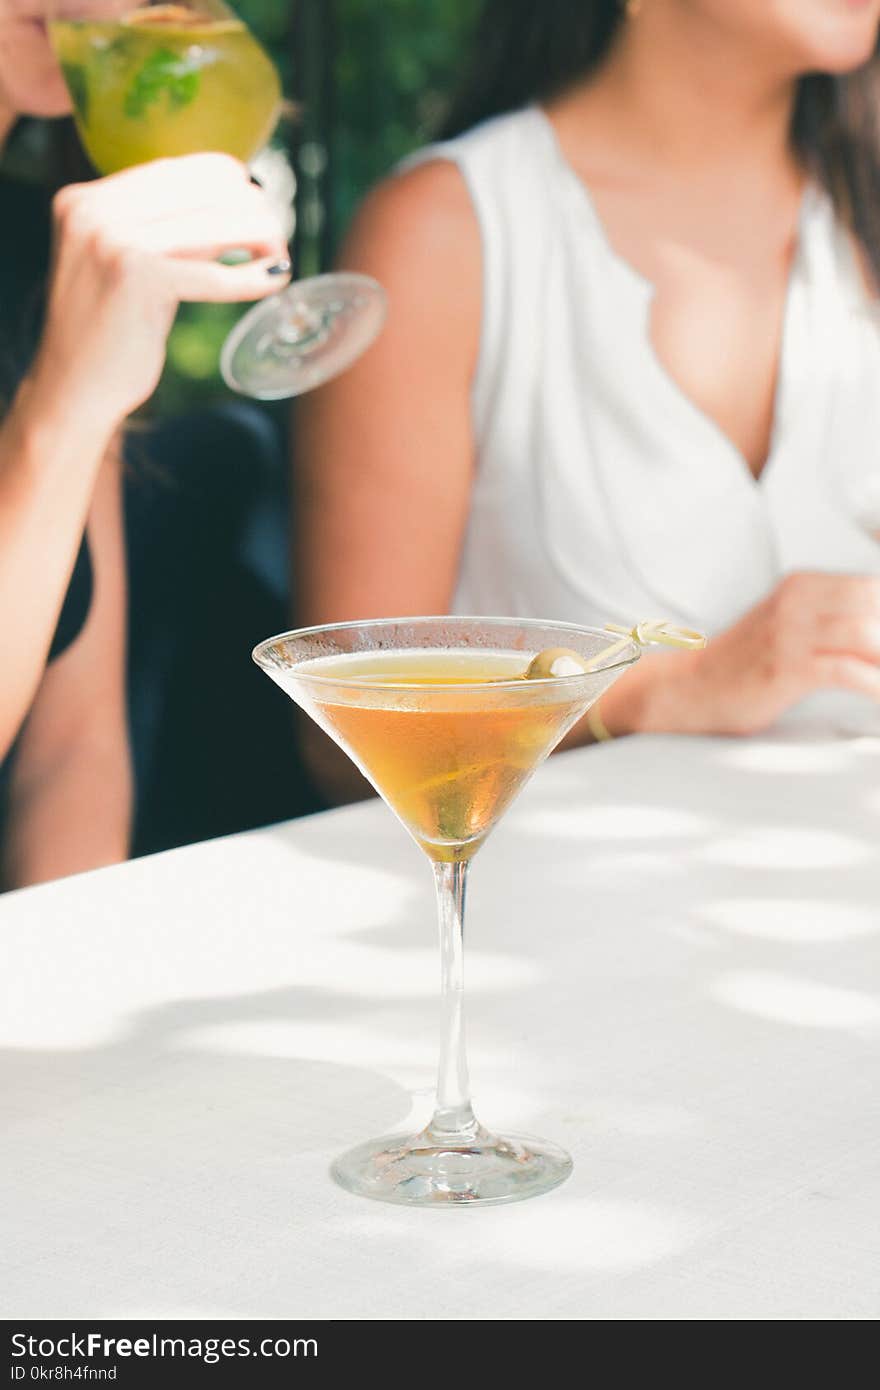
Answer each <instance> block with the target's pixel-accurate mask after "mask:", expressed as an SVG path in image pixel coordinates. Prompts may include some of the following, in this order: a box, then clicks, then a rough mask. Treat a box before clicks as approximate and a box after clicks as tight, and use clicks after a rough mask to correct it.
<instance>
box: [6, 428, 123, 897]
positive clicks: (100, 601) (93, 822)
mask: <svg viewBox="0 0 880 1390" xmlns="http://www.w3.org/2000/svg"><path fill="white" fill-rule="evenodd" d="M120 473H121V469H120V465H119V463H118V460H117V458H116V456H115V451H114V452H113V453H111V454H110V455H108V457H107V459H106V460H105V462H104V465H103V467H102V468H101V471H100V474H99V477H98V481H97V485H96V487H95V491H94V498H93V501H92V505H91V509H90V511H89V518H88V537H89V547H90V551H91V559H92V570H93V580H94V582H93V595H92V603H91V607H90V609H89V615H88V619H87V621H86V624H85V626H84V628H83V630H82V632H81V633H80V634H79V636H78V637H77V639H76V641H75V642H74V643H73V644H72V645H71V647H70V648H69V649H68V650H67V651H66V652H64V653H63V655H61V656H60V657H58V659H57V660H55V661H53V662H52V664H51V666H50V667H49V668H48V669H47V671H46V673H45V675H44V676H43V678H42V681H41V682H40V686H39V690H38V693H37V696H36V699H35V701H34V703H33V706H32V708H31V711H30V714H29V715H28V718H27V720H26V722H25V725H24V728H23V730H22V734H21V739H20V742H19V746H18V748H17V750H16V759H15V765H14V768H13V775H12V783H11V788H10V803H9V816H8V822H7V836H6V843H5V846H4V860H5V863H4V866H3V867H4V873H3V882H4V886H6V887H10V888H13V887H20V886H22V885H23V884H29V883H40V882H43V881H45V880H47V879H52V878H60V877H61V876H62V875H64V874H72V873H77V872H79V871H80V870H83V869H90V868H96V867H98V866H99V865H102V864H111V863H115V862H117V861H119V860H121V859H124V858H125V857H126V855H127V853H128V843H129V831H130V822H131V795H132V788H131V770H130V762H129V753H128V735H127V727H126V699H125V553H124V541H123V528H122V502H121V494H122V487H121V477H120Z"/></svg>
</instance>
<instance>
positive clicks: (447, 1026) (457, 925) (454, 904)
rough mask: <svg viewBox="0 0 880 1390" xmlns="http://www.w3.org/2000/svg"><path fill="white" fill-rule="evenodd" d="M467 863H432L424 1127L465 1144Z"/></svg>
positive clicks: (468, 1120) (470, 1121) (469, 1125)
mask: <svg viewBox="0 0 880 1390" xmlns="http://www.w3.org/2000/svg"><path fill="white" fill-rule="evenodd" d="M467 871H468V865H467V863H466V862H465V863H457V864H435V865H434V881H435V883H436V887H437V910H438V914H439V918H440V980H441V998H442V1006H443V1041H442V1044H441V1048H440V1066H439V1068H438V1072H437V1107H436V1109H435V1111H434V1118H433V1119H432V1120H431V1123H430V1125H429V1132H430V1133H431V1134H432V1135H434V1136H437V1137H440V1138H442V1139H443V1140H445V1141H448V1142H455V1141H456V1140H459V1141H461V1142H463V1143H467V1142H468V1141H469V1140H471V1139H473V1137H474V1135H475V1134H476V1132H477V1121H476V1119H475V1118H474V1112H473V1110H472V1109H471V1100H470V1086H469V1083H468V1067H467V1055H466V1051H465V1036H464V899H465V889H466V887H467Z"/></svg>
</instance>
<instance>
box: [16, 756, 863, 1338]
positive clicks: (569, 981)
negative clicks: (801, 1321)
mask: <svg viewBox="0 0 880 1390" xmlns="http://www.w3.org/2000/svg"><path fill="white" fill-rule="evenodd" d="M878 830H880V740H871V739H853V740H849V741H845V740H840V741H834V742H831V741H829V742H824V743H823V742H808V741H803V742H795V741H789V742H779V743H769V742H767V743H761V742H726V741H720V740H719V741H714V740H703V741H697V740H694V741H690V740H688V741H686V740H676V739H671V738H670V739H659V738H658V739H653V740H645V739H629V740H623V741H621V742H620V743H617V744H614V745H611V746H608V747H605V748H599V749H593V750H588V751H584V752H580V753H574V754H567V755H564V756H562V757H559V758H556V759H554V760H552V761H551V763H550V764H549V765H548V766H547V767H545V768H543V769H542V770H541V771H540V773H539V774H538V776H537V777H536V779H535V781H534V783H533V784H532V785H531V786H530V787H529V789H528V790H527V791H526V793H525V794H524V795H523V797H522V798H521V800H520V802H519V804H518V805H517V807H515V808H514V810H513V811H512V812H511V813H510V815H509V816H508V818H507V821H506V822H505V823H504V824H503V825H502V827H501V828H500V829H499V830H498V831H497V832H496V835H495V838H494V840H493V841H492V842H490V843H489V845H487V847H486V848H485V849H484V850H483V851H482V852H481V853H480V855H479V856H478V857H477V859H476V861H475V864H474V872H473V883H472V893H471V902H470V913H471V916H470V931H469V943H468V951H469V954H468V990H469V997H470V1018H469V1023H470V1041H471V1048H470V1050H471V1069H472V1074H473V1081H474V1094H475V1101H476V1106H477V1110H478V1113H479V1114H480V1117H481V1118H482V1119H483V1121H484V1123H487V1124H489V1125H491V1126H495V1127H498V1128H501V1129H503V1128H504V1127H509V1128H511V1129H519V1130H527V1131H528V1130H531V1131H532V1132H534V1133H536V1134H539V1135H543V1136H545V1137H547V1138H550V1139H555V1140H557V1141H559V1142H560V1143H562V1144H564V1145H565V1146H566V1147H567V1148H568V1149H569V1150H570V1151H571V1152H572V1154H573V1156H574V1160H575V1169H574V1175H573V1177H572V1178H571V1179H570V1180H569V1181H568V1182H567V1183H566V1184H564V1186H562V1187H561V1188H559V1189H557V1190H556V1191H555V1192H553V1193H551V1194H549V1195H547V1196H544V1197H540V1198H538V1199H535V1200H533V1201H530V1202H525V1203H522V1204H520V1205H515V1206H511V1207H495V1208H489V1209H485V1210H474V1209H471V1208H465V1209H455V1210H452V1211H432V1210H406V1209H400V1208H395V1207H388V1206H384V1205H382V1204H379V1203H372V1202H368V1201H364V1200H362V1199H358V1198H356V1197H353V1196H350V1195H349V1194H347V1193H345V1192H343V1191H341V1190H339V1189H337V1188H336V1187H335V1186H334V1185H333V1183H332V1182H331V1180H330V1179H329V1177H328V1174H327V1167H328V1163H329V1162H330V1160H331V1158H332V1157H333V1156H334V1155H335V1154H336V1153H337V1152H339V1151H340V1150H342V1149H343V1148H345V1147H347V1146H348V1145H350V1144H352V1143H355V1142H357V1141H360V1140H361V1139H364V1138H367V1137H370V1136H373V1135H379V1134H383V1133H387V1132H389V1131H394V1130H400V1129H407V1128H412V1127H415V1126H416V1125H418V1124H420V1123H421V1122H422V1121H423V1120H425V1119H426V1118H427V1115H428V1113H429V1110H430V1092H431V1087H432V1081H433V1067H434V1062H435V1058H436V1049H437V1036H436V1030H437V1013H438V1010H437V1003H436V991H437V976H438V962H437V951H436V937H435V927H434V919H433V902H432V887H431V880H430V873H429V871H428V868H427V866H426V864H425V863H424V861H423V859H422V858H421V856H420V854H419V852H418V851H417V850H416V849H415V848H414V846H412V845H411V844H410V842H409V841H408V839H407V837H406V836H405V834H404V832H403V831H402V829H401V828H400V826H399V825H398V824H397V822H396V821H395V820H394V819H393V817H392V816H391V815H390V814H389V813H388V811H387V810H386V809H385V808H384V807H382V806H381V805H379V804H378V803H372V804H368V805H362V806H359V807H353V808H349V809H346V810H343V811H339V812H334V813H332V814H329V815H324V816H316V817H313V818H311V819H309V820H305V821H299V822H295V823H292V824H289V825H283V826H278V827H275V828H271V829H268V830H264V831H260V832H257V833H252V834H248V835H243V836H238V837H235V838H232V839H228V840H223V841H215V842H213V843H210V844H205V845H201V846H198V847H195V848H191V849H185V850H179V851H175V852H173V853H170V854H165V855H159V856H156V857H154V858H151V859H145V860H141V861H139V862H136V863H133V864H129V865H124V866H121V867H119V868H114V869H109V870H104V871H101V872H99V873H94V874H87V875H83V876H81V877H79V878H74V879H68V880H66V881H64V882H60V883H57V884H53V885H50V886H47V887H43V888H37V889H33V890H28V891H25V892H22V893H17V894H11V895H8V896H7V897H5V898H2V899H0V952H2V962H3V964H2V975H3V992H4V996H5V998H4V1001H3V1006H2V1018H0V1059H2V1067H3V1082H2V1097H3V1099H2V1144H0V1152H2V1169H3V1171H2V1173H0V1193H2V1197H0V1200H2V1205H3V1209H4V1210H3V1214H2V1230H3V1239H2V1244H0V1287H2V1294H0V1300H2V1313H3V1314H4V1315H5V1316H6V1317H13V1316H21V1317H25V1316H26V1317H50V1316H58V1317H84V1316H87V1315H88V1316H90V1317H92V1318H97V1317H136V1316H142V1317H157V1318H158V1317H189V1316H193V1317H203V1316H204V1317H212V1318H225V1317H229V1318H253V1317H260V1316H265V1317H274V1316H289V1317H322V1318H326V1317H331V1318H332V1317H341V1318H378V1319H381V1318H394V1317H405V1318H439V1317H453V1318H498V1319H510V1318H531V1319H548V1318H549V1319H553V1318H608V1319H618V1318H620V1319H624V1318H639V1319H652V1318H676V1319H682V1318H684V1319H709V1318H713V1319H714V1318H724V1319H756V1318H785V1319H788V1318H820V1319H848V1318H869V1317H876V1316H877V1315H878V1313H880V1220H878V1209H880V1085H878V1082H880V1064H878V1044H880V983H878V945H880V906H878V898H880V871H878Z"/></svg>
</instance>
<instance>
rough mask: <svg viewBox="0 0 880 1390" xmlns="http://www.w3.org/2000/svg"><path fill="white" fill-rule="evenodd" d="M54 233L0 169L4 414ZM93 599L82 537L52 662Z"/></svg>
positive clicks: (0, 776)
mask: <svg viewBox="0 0 880 1390" xmlns="http://www.w3.org/2000/svg"><path fill="white" fill-rule="evenodd" d="M50 232H51V218H50V201H49V196H48V194H47V192H46V190H45V189H43V188H41V187H39V186H38V185H35V184H29V183H24V182H22V181H20V180H16V179H11V178H9V177H8V176H7V175H5V174H2V173H0V412H2V410H3V409H4V408H5V407H6V406H7V405H8V403H9V402H10V400H11V399H12V397H13V395H14V394H15V390H16V387H17V386H18V383H19V381H20V380H21V378H22V376H23V375H24V373H25V372H26V371H27V369H28V366H29V364H30V361H31V358H32V356H33V354H34V350H35V348H36V345H37V342H38V341H39V335H40V327H41V324H42V319H43V292H44V287H45V283H46V275H47V271H48V266H49V243H50ZM91 601H92V565H91V560H90V557H89V549H88V544H87V542H86V539H85V537H83V541H82V545H81V546H80V550H79V554H78V556H77V559H76V564H75V565H74V569H73V573H72V575H71V579H70V585H69V587H68V590H67V595H66V597H65V600H64V606H63V608H62V610H61V615H60V617H59V620H58V626H57V628H56V631H55V636H54V638H53V641H52V645H51V648H50V650H49V660H50V661H51V660H54V658H55V657H57V656H60V655H61V653H62V652H63V651H65V650H66V648H67V647H69V646H70V645H71V643H72V642H73V641H74V640H75V639H76V637H77V636H78V635H79V633H80V631H81V629H82V627H83V625H84V623H85V620H86V618H87V616H88V612H89V607H90V605H91ZM8 763H9V759H8V758H7V759H6V761H5V762H4V761H2V760H0V801H2V795H3V788H4V783H5V782H6V775H8ZM5 774H6V775H5ZM0 815H2V806H0Z"/></svg>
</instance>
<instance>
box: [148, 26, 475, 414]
mask: <svg viewBox="0 0 880 1390" xmlns="http://www.w3.org/2000/svg"><path fill="white" fill-rule="evenodd" d="M232 3H233V5H234V8H235V9H236V11H237V12H238V14H239V15H240V16H241V18H242V19H244V20H245V22H246V23H247V24H248V25H249V26H250V28H251V29H252V30H253V32H254V33H255V34H256V36H257V37H258V38H259V39H260V41H261V43H263V44H264V46H265V47H266V48H267V49H268V51H269V52H270V54H271V55H272V58H273V60H274V61H275V63H276V64H277V66H278V68H279V70H280V72H281V75H282V80H283V84H284V90H285V93H286V94H287V95H291V93H293V92H294V91H296V92H297V93H299V92H302V91H306V92H311V91H312V90H317V89H322V90H324V91H325V92H329V110H330V116H329V117H328V116H327V113H326V112H324V111H320V112H319V111H311V112H305V113H304V119H305V121H306V123H307V131H308V134H309V139H310V141H312V142H313V143H312V144H311V146H310V150H309V157H310V158H311V159H312V160H314V159H315V149H316V147H317V148H318V154H319V158H318V161H317V163H318V165H319V166H320V167H323V163H324V160H325V156H326V155H327V154H328V155H329V165H328V168H329V175H328V177H327V178H326V179H324V178H322V179H320V180H319V181H318V182H317V183H316V184H315V190H317V191H313V188H312V181H311V180H309V178H308V177H307V176H306V177H304V176H303V172H304V171H303V170H302V169H300V170H299V171H298V174H299V177H300V199H299V200H298V202H299V206H298V212H299V215H300V216H301V217H302V216H303V213H304V211H305V212H306V213H307V225H306V235H305V236H304V238H303V240H302V244H301V248H300V249H301V259H300V265H301V269H302V271H303V273H314V272H315V271H317V270H320V269H322V268H324V267H323V266H322V264H321V262H322V260H323V259H324V258H325V257H324V254H323V253H322V247H326V246H327V241H328V238H327V237H325V236H322V227H323V224H324V220H325V219H329V226H330V229H331V231H332V235H331V237H330V238H329V240H330V242H331V243H334V242H338V240H339V237H340V236H341V234H342V233H343V232H344V230H345V227H346V225H347V224H348V222H349V221H350V219H351V216H352V213H353V212H354V210H355V208H356V206H357V204H358V202H359V201H360V199H361V198H362V196H363V194H364V193H365V191H366V190H367V188H369V187H370V185H371V184H372V183H374V182H375V181H376V179H378V178H381V177H382V175H383V174H385V173H387V171H388V170H389V169H390V168H392V167H393V165H394V164H395V163H397V161H398V160H399V159H402V158H403V157H404V156H405V155H406V154H408V153H409V152H410V151H411V150H413V149H415V148H417V147H418V146H419V145H420V144H423V143H424V142H425V141H426V140H427V139H429V138H430V135H431V132H432V131H433V130H434V129H435V128H436V126H437V124H438V122H439V120H440V118H441V117H442V113H443V109H444V105H445V102H446V100H447V98H448V96H449V93H450V91H451V90H452V89H453V88H454V86H455V82H456V76H457V71H458V68H459V65H460V63H461V60H462V56H463V53H464V51H465V47H466V43H467V37H468V34H469V31H470V28H471V25H472V23H473V21H474V19H475V17H476V14H477V11H478V9H479V7H480V5H479V0H232ZM296 3H300V4H303V5H317V6H324V7H326V8H327V9H328V10H329V11H330V16H329V17H330V19H331V23H330V24H329V26H328V25H327V19H328V15H326V14H325V15H324V17H323V20H322V21H321V23H319V24H314V25H308V24H302V25H298V26H295V25H294V16H293V6H294V5H295V4H296ZM322 28H323V29H324V32H325V33H326V32H329V34H330V36H331V39H330V43H329V47H330V48H331V50H332V51H330V52H328V51H327V47H328V44H327V43H326V41H324V42H320V43H319V42H316V41H315V38H314V37H313V36H315V35H320V32H321V29H322ZM297 45H298V46H299V48H300V50H301V51H298V52H296V53H294V49H295V47H296V46H297ZM294 61H296V63H297V65H298V66H299V67H300V69H301V71H300V72H299V74H298V80H297V82H296V85H295V86H294V83H293V77H294V73H293V63H294ZM328 123H329V128H325V127H326V126H327V125H328ZM290 135H291V132H290V129H289V127H287V128H286V127H285V125H284V124H283V123H282V126H281V127H280V128H279V132H278V135H277V136H276V141H277V142H279V143H282V144H283V143H284V142H285V140H289V139H290ZM321 146H323V147H324V149H321ZM316 200H318V202H319V204H320V202H322V201H325V200H327V201H329V202H330V204H331V205H330V207H323V206H320V205H318V206H315V202H316ZM329 249H330V250H332V245H331V247H330V248H329ZM242 312H243V310H242V308H241V307H239V306H227V305H211V304H204V305H202V304H195V305H187V306H185V307H184V308H183V309H182V310H181V312H180V315H179V317H178V321H177V324H176V326H175V328H174V332H173V334H172V336H171V341H170V343H169V350H168V365H167V368H166V371H165V375H164V377H163V380H162V384H161V386H160V388H159V392H158V394H157V397H156V399H155V408H156V409H157V410H158V411H159V412H160V413H167V412H171V411H176V410H179V409H182V408H186V407H189V406H192V405H194V404H199V403H201V402H204V401H205V399H206V398H207V399H210V398H211V397H213V396H216V395H217V394H219V393H220V392H222V391H223V390H224V389H225V388H224V387H223V385H222V383H221V382H220V379H219V376H218V373H217V361H218V357H219V353H220V347H221V345H222V342H223V339H224V337H225V336H226V333H227V332H228V331H229V329H230V327H231V326H232V324H233V323H234V322H235V320H236V319H237V318H238V317H239V316H240V314H241V313H242Z"/></svg>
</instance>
